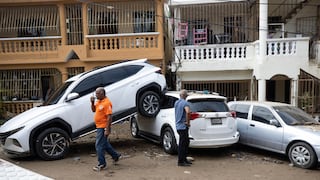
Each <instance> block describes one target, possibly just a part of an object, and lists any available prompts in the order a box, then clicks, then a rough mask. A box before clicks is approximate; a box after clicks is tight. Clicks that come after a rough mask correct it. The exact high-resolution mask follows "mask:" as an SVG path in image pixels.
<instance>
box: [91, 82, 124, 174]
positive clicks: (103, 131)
mask: <svg viewBox="0 0 320 180" xmlns="http://www.w3.org/2000/svg"><path fill="white" fill-rule="evenodd" d="M96 97H97V101H96V102H95V98H94V97H91V99H90V100H91V110H92V112H95V115H94V122H95V124H96V128H97V137H96V151H97V156H98V162H99V163H98V165H97V166H95V167H93V170H94V171H100V170H101V169H104V168H106V167H107V162H106V159H105V157H104V155H105V151H107V152H108V153H109V154H110V155H111V157H112V159H113V160H114V162H117V161H118V160H119V158H120V156H121V154H119V153H117V152H116V151H115V150H114V149H113V147H112V146H111V144H110V142H109V141H108V136H109V134H110V132H111V122H112V120H111V115H112V103H111V101H110V100H109V99H108V98H107V97H106V92H105V90H104V88H103V87H98V88H97V89H96Z"/></svg>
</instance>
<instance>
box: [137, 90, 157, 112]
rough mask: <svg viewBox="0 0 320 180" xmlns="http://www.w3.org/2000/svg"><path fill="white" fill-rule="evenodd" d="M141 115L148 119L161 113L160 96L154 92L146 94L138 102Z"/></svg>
mask: <svg viewBox="0 0 320 180" xmlns="http://www.w3.org/2000/svg"><path fill="white" fill-rule="evenodd" d="M138 102H139V103H138V110H139V113H140V114H141V115H143V116H146V117H155V116H156V115H157V114H158V112H159V111H160V96H159V95H158V94H157V93H155V92H153V91H146V92H144V93H143V94H142V95H141V96H140V98H139V101H138Z"/></svg>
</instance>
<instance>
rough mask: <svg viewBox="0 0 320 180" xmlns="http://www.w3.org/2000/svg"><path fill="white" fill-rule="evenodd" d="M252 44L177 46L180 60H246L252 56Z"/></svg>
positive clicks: (177, 56) (177, 54)
mask: <svg viewBox="0 0 320 180" xmlns="http://www.w3.org/2000/svg"><path fill="white" fill-rule="evenodd" d="M252 50H253V46H252V45H251V44H247V43H243V44H210V45H199V46H179V47H176V48H175V51H176V60H178V61H180V62H181V61H219V60H237V61H239V60H246V59H247V58H248V56H251V52H252Z"/></svg>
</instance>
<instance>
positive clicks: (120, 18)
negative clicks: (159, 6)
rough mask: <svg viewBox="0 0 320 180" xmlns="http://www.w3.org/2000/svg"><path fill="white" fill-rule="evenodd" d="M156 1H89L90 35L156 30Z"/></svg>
mask: <svg viewBox="0 0 320 180" xmlns="http://www.w3.org/2000/svg"><path fill="white" fill-rule="evenodd" d="M156 3H157V2H156V1H150V0H135V1H131V2H128V1H108V2H97V3H88V28H89V34H90V35H96V34H124V33H142V32H155V25H156V13H157V12H156V10H155V9H156Z"/></svg>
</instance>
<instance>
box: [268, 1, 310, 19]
mask: <svg viewBox="0 0 320 180" xmlns="http://www.w3.org/2000/svg"><path fill="white" fill-rule="evenodd" d="M309 1H310V0H284V1H283V2H282V3H281V4H280V5H279V6H278V7H276V8H275V9H274V10H273V12H272V13H271V15H270V16H271V17H279V18H278V21H280V22H281V23H287V22H288V21H289V20H290V19H292V18H293V17H294V16H295V15H296V14H297V13H298V12H299V11H300V10H301V9H303V7H305V6H306V5H307V4H308V2H309ZM277 23H279V22H277Z"/></svg>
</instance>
